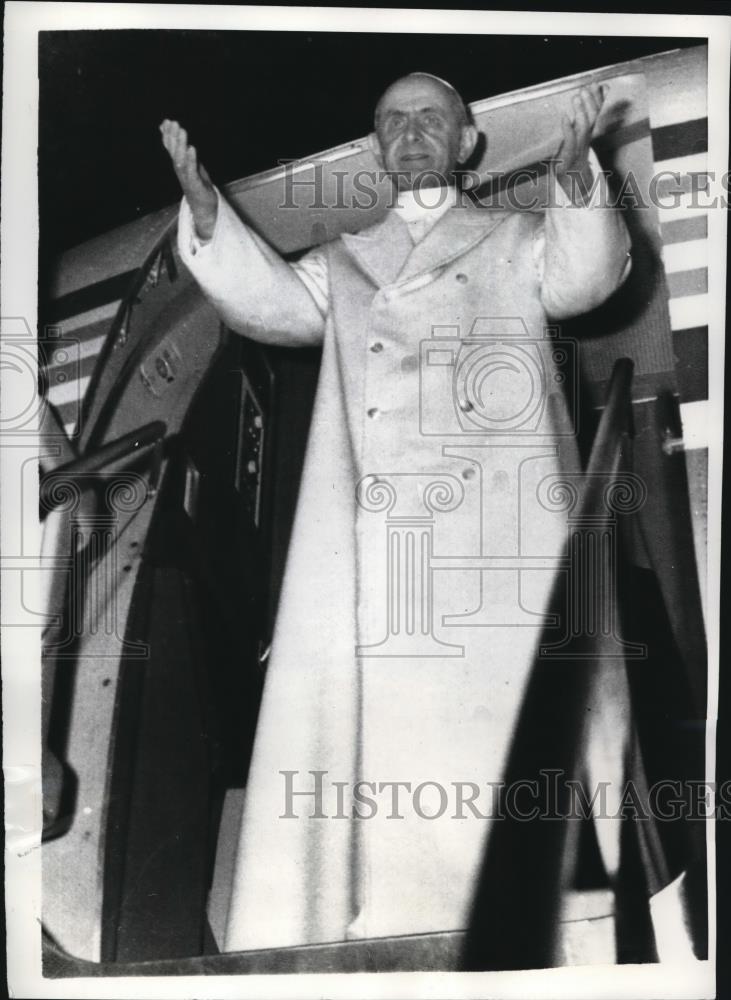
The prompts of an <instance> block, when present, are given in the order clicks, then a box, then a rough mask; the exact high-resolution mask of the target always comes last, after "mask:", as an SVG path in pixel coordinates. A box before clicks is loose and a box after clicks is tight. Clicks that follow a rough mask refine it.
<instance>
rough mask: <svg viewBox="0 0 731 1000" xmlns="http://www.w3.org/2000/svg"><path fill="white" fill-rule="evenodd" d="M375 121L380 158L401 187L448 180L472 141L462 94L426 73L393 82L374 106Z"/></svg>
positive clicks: (430, 185)
mask: <svg viewBox="0 0 731 1000" xmlns="http://www.w3.org/2000/svg"><path fill="white" fill-rule="evenodd" d="M375 126H376V137H377V139H378V149H379V152H380V158H381V161H382V163H383V165H384V166H385V167H386V169H387V170H388V171H389V173H390V174H391V177H392V179H393V180H394V183H396V184H397V186H398V187H400V188H404V187H406V188H414V187H421V186H427V187H433V186H435V185H437V184H449V183H452V181H453V176H454V171H455V168H456V167H457V165H458V164H459V163H463V162H464V161H465V160H466V159H467V158H468V157H469V155H470V153H471V152H472V150H473V149H474V147H475V143H476V141H477V131H476V129H475V128H474V126H473V125H472V124H471V122H470V119H469V115H468V113H467V109H466V108H465V105H464V102H463V100H462V98H461V97H460V96H459V94H458V93H457V91H456V90H455V89H454V87H452V86H451V85H450V84H449V83H447V82H446V80H441V79H439V77H436V76H431V74H429V73H410V74H409V75H408V76H404V77H402V78H401V79H400V80H396V82H395V83H392V84H391V86H390V87H389V88H388V89H387V90H386V91H385V93H384V94H383V96H382V97H381V99H380V100H379V102H378V104H377V106H376V113H375Z"/></svg>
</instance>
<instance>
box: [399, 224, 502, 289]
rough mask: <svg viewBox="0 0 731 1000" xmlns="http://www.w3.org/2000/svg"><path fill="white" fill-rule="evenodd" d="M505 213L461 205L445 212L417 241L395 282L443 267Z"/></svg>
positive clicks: (476, 241)
mask: <svg viewBox="0 0 731 1000" xmlns="http://www.w3.org/2000/svg"><path fill="white" fill-rule="evenodd" d="M508 214H509V213H508V212H502V211H487V210H485V209H479V208H475V207H473V206H471V205H461V206H456V207H455V208H452V209H450V210H449V211H448V212H445V213H444V215H443V216H442V217H441V219H440V220H439V222H437V224H436V225H435V226H434V228H433V229H431V230H430V231H429V232H428V233H427V235H426V236H425V237H424V239H423V240H421V242H420V243H417V244H416V246H415V247H414V248H413V250H412V252H411V254H410V255H409V256H408V258H407V259H406V261H405V262H404V266H403V268H402V270H401V271H400V272H399V274H398V283H399V284H400V283H401V282H403V281H408V280H409V279H411V278H414V277H416V276H417V275H420V274H423V273H424V272H426V271H433V270H435V269H436V268H438V267H444V266H445V265H446V264H449V263H450V262H451V261H453V260H456V259H457V258H458V257H461V256H462V254H465V253H467V251H468V250H471V249H472V247H473V246H476V245H477V244H478V243H480V242H481V241H482V240H484V239H485V237H486V236H487V235H488V234H489V233H491V232H492V230H493V229H495V227H496V226H498V225H499V224H500V223H501V222H503V221H504V220H505V219H506V218H507V217H508Z"/></svg>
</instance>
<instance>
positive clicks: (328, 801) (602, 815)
mask: <svg viewBox="0 0 731 1000" xmlns="http://www.w3.org/2000/svg"><path fill="white" fill-rule="evenodd" d="M279 774H280V776H281V780H282V784H281V789H282V799H281V802H282V812H281V813H280V815H279V818H280V819H332V820H338V819H341V820H342V819H357V820H361V819H363V820H367V819H375V818H376V817H377V816H380V817H382V818H385V819H394V820H398V819H407V818H409V816H416V817H418V818H419V819H423V820H438V819H453V820H470V819H477V820H505V819H514V820H518V821H520V822H530V821H533V820H541V821H546V822H550V821H551V820H581V819H589V818H594V819H617V820H627V819H630V820H637V821H645V822H646V821H649V820H656V821H659V822H664V823H670V822H674V821H677V820H706V819H709V818H712V817H715V818H716V819H719V820H727V819H731V781H727V782H723V783H721V784H718V785H717V784H716V783H715V782H711V781H703V780H697V781H696V780H685V781H681V780H675V779H665V780H661V781H656V782H654V783H653V784H652V785H650V786H649V788H644V787H643V788H640V787H639V785H638V784H636V783H635V782H634V781H632V780H631V779H630V780H627V781H625V782H623V783H622V785H621V787H616V786H615V785H614V784H613V783H612V782H609V781H598V782H596V783H594V784H592V785H590V784H588V783H587V782H584V781H580V780H577V779H574V778H568V777H567V776H566V774H565V773H564V772H563V771H562V770H560V769H558V768H556V769H552V768H545V769H542V770H540V771H539V775H540V777H539V778H534V779H522V780H517V781H511V782H505V781H485V780H482V781H467V780H455V781H449V782H444V781H436V780H424V781H418V782H415V781H408V780H394V779H389V780H385V781H384V780H358V781H342V780H337V779H336V778H334V777H333V776H331V774H330V772H328V771H318V770H310V771H299V770H283V771H280V772H279Z"/></svg>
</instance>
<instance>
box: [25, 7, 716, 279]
mask: <svg viewBox="0 0 731 1000" xmlns="http://www.w3.org/2000/svg"><path fill="white" fill-rule="evenodd" d="M537 17H540V14H537ZM696 44H703V40H700V41H699V40H697V39H680V38H633V37H621V38H611V37H584V38H582V37H556V36H550V37H549V36H545V37H544V36H535V37H534V36H515V35H508V36H498V35H492V36H485V35H476V36H465V35H405V34H392V35H384V34H379V35H365V34H345V33H334V32H323V33H313V34H305V33H299V32H250V31H236V32H223V31H206V32H200V31H175V30H145V31H139V30H135V31H109V30H108V31H98V30H95V31H73V32H42V33H41V35H40V43H39V46H40V49H39V85H40V131H39V185H40V191H39V194H40V221H41V242H42V257H43V258H45V260H46V261H48V260H50V259H52V258H53V256H55V254H56V253H58V252H59V251H61V250H63V249H66V248H68V247H71V246H75V245H76V244H78V243H81V242H83V241H84V240H86V239H89V238H90V237H92V236H95V235H98V234H100V233H103V232H105V231H107V230H109V229H111V228H113V227H114V226H118V225H121V224H122V223H125V222H129V221H131V220H133V219H135V218H138V217H140V216H142V215H145V214H147V213H148V212H151V211H154V210H155V209H159V208H163V207H164V206H166V205H170V204H172V203H173V202H174V201H176V200H177V198H178V197H179V190H178V187H177V182H176V180H175V177H174V174H173V172H172V169H171V167H170V165H169V162H168V159H167V155H166V154H165V152H164V150H163V148H162V146H161V143H160V139H159V132H158V125H159V123H160V121H161V120H162V119H163V118H166V117H167V118H177V119H178V120H179V121H180V122H181V123H182V124H183V125H184V126H185V127H186V128H187V129H188V131H189V133H190V136H191V141H192V142H193V143H194V144H195V145H196V146H197V147H198V148H199V152H200V155H201V159H202V160H203V162H204V163H205V164H206V165H207V167H208V169H209V172H210V173H211V175H212V177H213V178H214V180H215V181H217V182H219V183H225V182H226V181H230V180H234V179H236V178H239V177H244V176H246V175H248V174H251V173H256V172H258V171H260V170H265V169H268V168H270V167H273V166H276V164H277V162H278V161H279V160H282V159H291V158H296V157H300V156H305V155H308V154H311V153H315V152H318V151H321V150H325V149H328V148H329V147H331V146H334V145H337V144H338V143H341V142H346V141H348V140H349V139H357V138H359V137H361V136H363V135H365V134H366V133H367V132H369V131H370V130H371V127H372V121H371V115H372V111H373V107H374V104H375V101H376V99H377V97H378V96H379V94H380V93H381V92H382V91H383V89H384V88H385V87H386V86H387V85H388V84H389V83H391V82H392V81H393V80H394V79H396V78H397V77H398V76H400V75H402V74H404V73H407V72H410V71H413V70H424V71H426V72H431V73H435V74H436V75H438V76H442V77H444V78H446V79H447V80H449V81H450V82H451V83H453V84H454V86H455V87H456V88H457V89H458V90H459V91H460V92H461V93H462V95H463V96H464V98H465V100H466V101H475V100H479V99H481V98H485V97H489V96H491V95H494V94H500V93H505V92H506V91H509V90H515V89H519V88H521V87H526V86H529V85H531V84H535V83H540V82H543V81H546V80H553V79H556V78H558V77H562V76H567V75H568V74H571V73H579V72H582V71H585V70H589V69H592V68H595V67H600V66H607V65H610V64H612V63H617V62H623V61H625V60H628V59H634V58H639V57H641V56H645V55H650V54H652V53H655V52H663V51H667V50H669V49H673V48H681V47H686V46H689V45H696Z"/></svg>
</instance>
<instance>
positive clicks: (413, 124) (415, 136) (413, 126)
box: [406, 117, 422, 142]
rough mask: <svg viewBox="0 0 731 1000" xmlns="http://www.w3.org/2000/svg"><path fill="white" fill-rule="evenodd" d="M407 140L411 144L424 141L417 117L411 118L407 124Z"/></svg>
mask: <svg viewBox="0 0 731 1000" xmlns="http://www.w3.org/2000/svg"><path fill="white" fill-rule="evenodd" d="M406 138H407V139H408V141H409V142H420V141H421V139H422V131H421V126H420V125H419V121H418V119H417V118H415V117H410V118H409V120H408V122H407V124H406Z"/></svg>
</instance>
